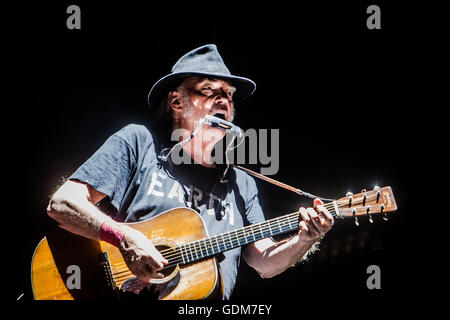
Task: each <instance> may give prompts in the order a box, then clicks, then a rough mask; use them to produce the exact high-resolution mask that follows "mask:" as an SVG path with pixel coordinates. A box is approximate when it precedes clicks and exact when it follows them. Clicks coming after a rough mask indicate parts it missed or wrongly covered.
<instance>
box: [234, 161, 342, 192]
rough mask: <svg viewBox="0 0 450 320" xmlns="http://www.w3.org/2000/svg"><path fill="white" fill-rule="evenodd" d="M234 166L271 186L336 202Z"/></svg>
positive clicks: (235, 166)
mask: <svg viewBox="0 0 450 320" xmlns="http://www.w3.org/2000/svg"><path fill="white" fill-rule="evenodd" d="M232 166H233V167H234V168H236V169H239V170H241V171H244V172H246V173H248V174H249V175H252V176H254V177H256V178H258V179H261V180H264V181H266V182H269V183H271V184H274V185H276V186H278V187H280V188H283V189H286V190H289V191H292V192H294V193H296V194H298V195H300V196H305V197H308V198H311V199H315V198H318V199H320V200H323V201H334V200H335V199H328V198H323V197H319V196H316V195H313V194H311V193H308V192H305V191H303V190H301V189H299V188H294V187H292V186H290V185H288V184H286V183H283V182H280V181H277V180H275V179H272V178H269V177H266V176H265V175H262V174H260V173H257V172H255V171H252V170H250V169H247V168H244V167H241V166H238V165H232Z"/></svg>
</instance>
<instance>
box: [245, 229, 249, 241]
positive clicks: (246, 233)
mask: <svg viewBox="0 0 450 320" xmlns="http://www.w3.org/2000/svg"><path fill="white" fill-rule="evenodd" d="M246 229H248V228H246ZM244 236H245V243H246V244H247V243H249V242H250V240H249V239H248V237H249V236H250V232H249V231H248V230H245V231H244Z"/></svg>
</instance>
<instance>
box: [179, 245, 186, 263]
mask: <svg viewBox="0 0 450 320" xmlns="http://www.w3.org/2000/svg"><path fill="white" fill-rule="evenodd" d="M180 253H181V259H183V264H186V260H184V254H183V246H180Z"/></svg>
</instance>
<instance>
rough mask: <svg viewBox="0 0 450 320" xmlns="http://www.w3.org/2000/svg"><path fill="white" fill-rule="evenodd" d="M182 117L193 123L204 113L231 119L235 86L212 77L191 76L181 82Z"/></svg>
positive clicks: (204, 114)
mask: <svg viewBox="0 0 450 320" xmlns="http://www.w3.org/2000/svg"><path fill="white" fill-rule="evenodd" d="M182 86H183V87H184V89H183V90H182V91H184V92H182V96H183V97H182V98H181V101H182V104H183V118H184V119H185V120H188V119H190V120H191V121H193V122H194V123H195V124H196V123H198V121H199V120H200V119H202V118H204V117H205V116H206V115H214V116H216V117H219V118H222V119H224V120H227V121H232V118H233V112H234V103H233V95H234V92H235V91H236V88H235V87H233V86H232V85H231V84H230V83H229V82H227V81H224V80H219V79H212V78H200V77H191V78H188V79H187V80H185V81H184V82H183V84H182Z"/></svg>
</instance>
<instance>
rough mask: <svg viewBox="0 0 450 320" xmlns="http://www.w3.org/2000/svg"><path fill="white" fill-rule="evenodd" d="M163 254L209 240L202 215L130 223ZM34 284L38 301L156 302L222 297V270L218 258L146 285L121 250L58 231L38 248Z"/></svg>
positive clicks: (176, 212) (183, 211)
mask: <svg viewBox="0 0 450 320" xmlns="http://www.w3.org/2000/svg"><path fill="white" fill-rule="evenodd" d="M127 225H128V226H130V227H132V228H134V229H137V230H139V231H141V232H142V233H143V234H145V235H146V236H147V237H148V238H149V239H150V240H151V241H152V242H153V244H154V245H155V246H156V247H157V248H158V249H159V250H160V249H161V248H168V247H169V248H170V247H172V246H176V245H182V244H186V243H189V242H192V241H195V240H199V239H203V238H207V237H208V236H209V235H208V232H207V230H206V226H205V225H204V222H203V220H202V218H201V217H200V215H199V214H198V213H197V212H195V211H194V210H192V209H189V208H176V209H171V210H168V211H165V212H163V213H161V214H159V215H157V216H155V217H153V218H151V219H149V220H146V221H143V222H136V223H127ZM31 279H32V286H33V294H34V298H35V299H36V300H79V299H110V298H115V297H119V298H120V297H128V296H134V295H139V296H142V295H144V296H145V294H147V295H150V296H151V297H153V298H156V299H167V300H191V299H192V300H196V299H205V298H219V297H221V294H222V285H221V279H220V271H219V269H218V264H217V262H216V260H215V258H214V257H212V258H206V259H204V260H200V261H198V262H194V263H191V264H186V265H182V266H179V265H177V266H176V267H174V268H172V270H168V271H167V273H166V272H165V273H164V278H163V279H154V280H152V284H149V285H148V284H144V283H143V282H141V281H139V280H138V279H136V278H135V277H134V276H133V275H132V274H130V272H129V270H128V268H127V267H126V264H125V262H124V260H123V259H122V255H121V254H120V252H119V250H118V249H117V248H116V247H114V246H112V245H110V244H108V243H106V242H103V241H94V240H89V239H86V238H83V237H81V236H77V235H74V234H72V233H69V232H67V231H65V230H63V229H58V230H55V232H53V233H51V234H49V235H48V236H47V237H45V238H44V239H42V241H41V242H40V243H39V245H38V246H37V248H36V250H35V253H34V255H33V259H32V268H31Z"/></svg>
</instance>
